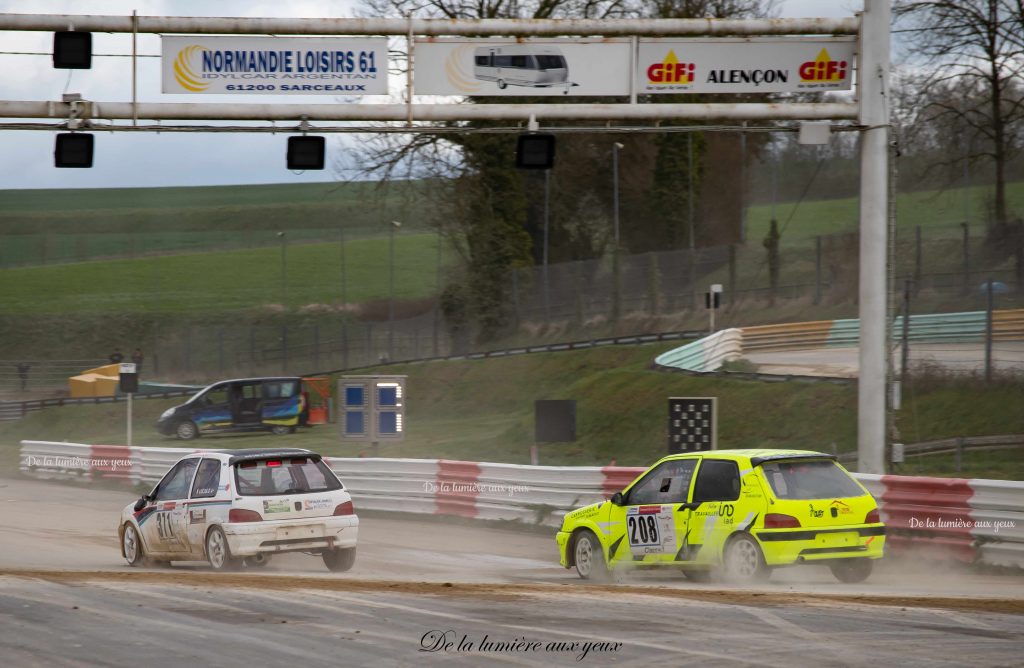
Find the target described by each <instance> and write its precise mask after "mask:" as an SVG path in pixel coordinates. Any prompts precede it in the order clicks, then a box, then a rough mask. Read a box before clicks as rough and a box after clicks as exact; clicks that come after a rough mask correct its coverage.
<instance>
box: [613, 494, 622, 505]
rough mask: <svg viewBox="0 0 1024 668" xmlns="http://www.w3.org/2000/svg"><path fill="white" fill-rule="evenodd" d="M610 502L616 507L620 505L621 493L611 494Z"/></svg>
mask: <svg viewBox="0 0 1024 668" xmlns="http://www.w3.org/2000/svg"><path fill="white" fill-rule="evenodd" d="M611 502H612V503H613V504H614V505H616V506H621V505H622V492H615V493H614V494H612V498H611Z"/></svg>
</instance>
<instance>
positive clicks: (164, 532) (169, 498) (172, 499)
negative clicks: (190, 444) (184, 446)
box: [140, 457, 199, 553]
mask: <svg viewBox="0 0 1024 668" xmlns="http://www.w3.org/2000/svg"><path fill="white" fill-rule="evenodd" d="M198 465H199V458H198V457H189V458H188V459H183V460H181V461H180V462H178V463H177V464H175V465H174V467H173V468H171V470H170V471H168V472H167V474H166V475H165V476H164V478H163V480H161V481H160V483H159V484H158V485H157V486H156V488H155V489H154V490H153V494H152V499H151V503H152V504H153V506H154V508H153V511H152V512H151V513H150V514H149V515H147V516H146V519H145V521H144V522H143V523H142V524H141V527H140V528H141V529H142V534H143V538H144V539H145V541H146V545H147V546H148V547H149V550H150V551H151V552H160V553H173V552H185V551H188V549H189V547H188V538H187V535H186V533H185V514H186V512H187V507H188V504H186V503H185V501H186V500H187V499H188V492H189V488H190V487H191V485H192V478H193V477H194V475H195V472H196V467H197V466H198Z"/></svg>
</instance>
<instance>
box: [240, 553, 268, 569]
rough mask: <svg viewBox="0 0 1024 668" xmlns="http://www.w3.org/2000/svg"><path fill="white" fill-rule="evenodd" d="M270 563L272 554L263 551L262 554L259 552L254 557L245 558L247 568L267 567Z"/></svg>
mask: <svg viewBox="0 0 1024 668" xmlns="http://www.w3.org/2000/svg"><path fill="white" fill-rule="evenodd" d="M269 563H270V555H268V554H264V553H262V552H261V553H260V554H257V555H256V556H254V557H246V558H245V567H246V568H266V567H267V564H269Z"/></svg>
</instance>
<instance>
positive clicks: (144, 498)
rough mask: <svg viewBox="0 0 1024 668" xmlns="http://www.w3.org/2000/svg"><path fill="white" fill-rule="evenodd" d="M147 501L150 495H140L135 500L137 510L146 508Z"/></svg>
mask: <svg viewBox="0 0 1024 668" xmlns="http://www.w3.org/2000/svg"><path fill="white" fill-rule="evenodd" d="M147 503H149V497H148V496H145V495H143V496H140V497H139V500H138V501H136V502H135V512H139V511H140V510H142V509H143V508H145V507H146V504H147Z"/></svg>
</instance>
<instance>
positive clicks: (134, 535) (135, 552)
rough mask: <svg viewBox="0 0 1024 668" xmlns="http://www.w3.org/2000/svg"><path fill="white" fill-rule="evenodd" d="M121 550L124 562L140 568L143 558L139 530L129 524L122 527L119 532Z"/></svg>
mask: <svg viewBox="0 0 1024 668" xmlns="http://www.w3.org/2000/svg"><path fill="white" fill-rule="evenodd" d="M121 549H122V550H123V551H124V560H125V561H127V562H128V565H129V566H141V565H142V562H143V559H144V556H143V554H142V541H141V540H139V530H138V529H136V528H135V525H134V524H132V523H131V522H127V523H126V524H125V525H124V531H122V532H121Z"/></svg>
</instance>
